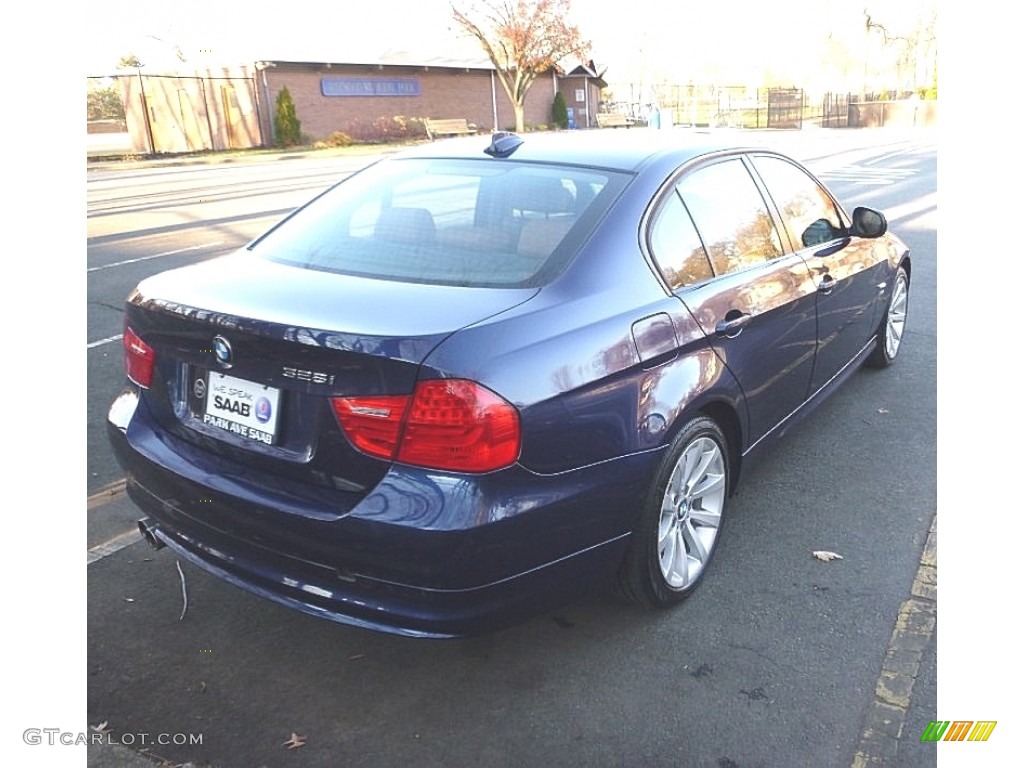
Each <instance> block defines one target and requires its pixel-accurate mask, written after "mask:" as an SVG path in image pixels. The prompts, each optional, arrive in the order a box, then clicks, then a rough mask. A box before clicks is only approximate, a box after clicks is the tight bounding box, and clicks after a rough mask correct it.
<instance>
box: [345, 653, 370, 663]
mask: <svg viewBox="0 0 1024 768" xmlns="http://www.w3.org/2000/svg"><path fill="white" fill-rule="evenodd" d="M365 658H366V654H365V653H357V654H355V655H354V656H349V657H348V660H349V661H359V659H365Z"/></svg>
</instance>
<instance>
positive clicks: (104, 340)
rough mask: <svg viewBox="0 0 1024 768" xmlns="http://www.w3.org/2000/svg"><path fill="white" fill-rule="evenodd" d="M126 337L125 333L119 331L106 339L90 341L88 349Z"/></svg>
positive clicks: (87, 345)
mask: <svg viewBox="0 0 1024 768" xmlns="http://www.w3.org/2000/svg"><path fill="white" fill-rule="evenodd" d="M123 338H124V334H123V333H119V334H117V335H116V336H107V338H105V339H99V340H97V341H90V342H89V343H88V344H86V349H92V348H93V347H102V346H103V345H104V344H110V343H111V342H113V341H120V340H121V339H123Z"/></svg>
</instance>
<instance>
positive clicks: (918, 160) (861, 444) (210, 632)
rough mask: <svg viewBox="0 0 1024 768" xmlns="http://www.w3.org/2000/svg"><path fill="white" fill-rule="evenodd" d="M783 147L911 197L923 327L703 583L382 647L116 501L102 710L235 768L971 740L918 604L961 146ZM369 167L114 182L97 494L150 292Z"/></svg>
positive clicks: (805, 431) (741, 759) (804, 432)
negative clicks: (947, 179)
mask: <svg viewBox="0 0 1024 768" xmlns="http://www.w3.org/2000/svg"><path fill="white" fill-rule="evenodd" d="M744 139H747V140H751V139H753V140H757V141H761V140H762V138H761V137H760V135H758V136H757V137H754V136H746V135H745V136H744ZM770 141H771V143H773V144H775V145H777V146H780V147H781V148H783V149H786V150H788V151H790V152H792V153H793V154H794V155H795V156H797V157H799V158H801V159H804V160H806V161H808V163H809V164H810V165H811V167H812V168H813V169H815V170H817V171H819V172H820V173H821V174H822V176H823V178H824V179H825V180H826V181H827V182H828V183H829V184H830V185H831V186H832V187H833V189H834V190H835V191H836V192H837V194H838V195H839V196H840V197H841V198H842V199H843V200H844V202H845V203H847V204H848V205H849V206H850V207H852V206H854V205H857V204H867V205H872V206H875V207H878V208H880V209H882V210H884V211H886V213H887V214H888V216H889V218H890V223H891V226H892V228H893V229H894V230H895V231H896V232H898V233H899V234H900V235H901V236H902V237H904V239H905V240H906V242H907V243H908V245H909V246H910V247H911V250H912V252H913V257H914V272H913V281H912V287H911V316H910V320H909V321H908V324H907V331H906V336H905V338H904V348H903V350H902V351H901V357H900V360H899V362H898V363H897V365H896V366H894V367H893V368H891V369H889V370H886V371H881V372H878V371H867V370H865V371H862V372H860V373H858V374H857V375H856V376H854V377H853V378H852V379H851V380H850V381H849V382H848V383H847V384H846V385H845V386H844V387H843V389H842V390H841V391H840V392H838V393H837V394H836V395H835V396H834V397H833V398H832V399H831V400H830V401H828V402H827V403H826V404H825V405H824V406H823V407H822V408H821V409H819V410H818V411H817V412H816V413H815V414H814V415H812V416H811V417H810V418H809V419H807V420H806V421H805V422H804V423H803V424H802V425H800V426H799V427H798V428H796V429H794V430H792V431H791V432H790V433H789V436H788V438H787V440H786V441H785V442H784V443H783V444H782V445H781V446H780V447H779V449H778V450H776V451H775V453H774V454H773V455H772V456H771V457H770V458H769V459H768V460H767V461H766V462H765V463H763V464H762V465H760V466H759V467H758V468H757V469H756V470H755V471H754V472H753V473H751V474H749V475H747V476H746V477H745V478H744V483H743V485H742V487H741V490H740V492H739V494H738V495H737V496H736V497H734V499H733V503H732V506H731V510H730V519H729V521H728V524H727V526H726V529H725V535H724V539H723V540H722V542H721V544H720V549H719V551H718V553H717V554H716V558H715V562H714V564H713V565H712V566H711V567H712V572H711V573H710V574H709V578H708V579H707V580H706V581H705V582H704V584H703V586H702V587H701V589H700V590H698V592H697V593H696V594H695V595H694V597H693V598H691V599H690V600H689V601H687V602H686V603H685V604H684V605H682V606H680V607H679V608H678V609H677V610H674V611H671V612H667V613H647V612H643V611H640V610H638V609H635V608H633V607H631V606H629V605H626V604H624V603H623V602H622V601H621V600H619V599H618V598H616V597H614V596H613V595H610V594H605V593H603V592H597V593H595V594H594V595H593V596H592V597H590V598H588V599H585V600H582V601H580V602H578V603H575V604H572V605H569V606H566V607H565V608H564V609H562V610H559V611H557V612H555V613H552V614H548V615H544V616H540V617H538V618H536V619H533V620H531V621H528V622H526V623H524V624H522V625H520V626H517V627H514V628H512V629H509V630H506V631H504V632H501V633H497V634H494V635H490V636H486V637H482V638H474V639H467V640H455V641H418V640H411V639H406V638H399V637H392V636H385V635H379V634H374V633H370V632H366V631H362V630H357V629H353V628H349V627H344V626H340V625H334V624H331V623H328V622H325V621H321V620H317V619H314V618H311V617H308V616H305V615H301V614H298V613H296V612H293V611H288V610H286V609H284V608H281V607H279V606H277V605H274V604H270V603H268V602H265V601H262V600H260V599H258V598H256V597H253V596H251V595H249V594H247V593H244V592H242V591H240V590H238V589H235V588H233V587H230V586H228V585H225V584H223V583H221V582H219V581H217V580H215V579H213V578H212V577H209V576H207V575H205V574H204V573H202V572H200V571H197V570H196V569H194V568H192V567H191V566H188V565H187V564H184V563H183V564H181V566H180V567H181V571H180V572H179V570H178V564H177V563H176V561H175V558H174V557H173V555H170V554H168V550H163V551H161V552H152V551H150V550H149V549H148V548H147V547H145V545H144V544H142V543H141V542H138V541H135V540H134V539H133V537H132V536H131V530H132V529H131V523H132V521H134V519H135V517H136V515H135V512H134V510H133V509H132V508H131V505H130V504H129V503H128V502H127V501H126V500H125V499H124V497H123V495H121V494H118V493H117V491H116V489H115V490H113V491H111V492H109V493H106V494H101V495H100V496H93V498H92V504H91V509H90V510H89V525H88V529H89V532H88V539H89V543H88V546H89V548H90V565H89V566H88V628H89V638H88V722H89V724H90V725H98V724H100V723H106V724H107V725H106V728H107V729H109V731H110V734H111V740H113V741H115V742H117V743H118V744H123V745H126V746H127V747H128V748H130V749H131V750H133V751H135V752H146V753H147V754H148V755H149V756H150V757H155V758H160V759H163V760H166V761H167V763H168V764H178V763H185V762H190V763H192V764H194V765H196V766H213V767H214V768H233V767H234V766H239V767H240V768H250V767H252V766H278V765H295V766H335V765H344V766H370V767H374V768H376V767H377V766H397V765H410V764H415V765H424V766H434V765H444V766H469V765H473V766H516V767H517V768H518V767H520V766H577V765H578V766H634V765H636V766H640V765H644V766H662V765H664V766H715V767H716V768H729V767H733V766H744V767H745V768H746V767H747V766H805V765H806V766H816V767H817V766H822V767H825V766H843V767H844V768H845V767H846V766H853V765H858V764H863V761H870V760H871V759H875V758H877V759H883V760H884V761H885V764H889V765H901V766H912V767H916V766H925V765H934V764H935V754H936V750H937V749H941V748H942V747H943V746H949V745H925V744H921V743H920V742H919V737H920V733H921V732H922V731H923V728H924V726H925V725H927V723H928V721H929V720H930V719H933V718H935V707H936V704H935V661H934V659H935V640H934V633H933V632H932V631H931V628H930V625H929V624H928V615H927V611H926V612H925V613H924V614H918V618H917V619H915V618H914V616H910V621H909V622H907V621H903V622H897V618H898V617H899V616H901V612H902V614H903V615H904V617H906V615H907V611H908V606H910V609H911V610H912V609H913V607H914V606H915V605H917V606H922V605H923V606H925V607H926V608H927V607H928V606H929V605H930V610H931V611H932V614H931V616H932V618H934V603H929V598H928V596H927V594H926V595H925V597H924V598H923V599H922V598H921V597H920V596H915V595H914V594H913V592H914V591H915V589H916V590H917V591H918V592H920V591H921V587H922V584H924V587H925V592H926V593H927V591H928V590H927V588H928V586H929V585H928V579H927V573H928V571H927V568H924V569H922V566H921V561H922V558H924V559H925V561H926V564H927V561H928V559H929V548H928V547H926V542H927V541H928V537H929V532H930V530H931V528H932V525H933V520H934V515H935V511H936V484H937V480H936V263H935V254H936V218H937V217H936V202H935V198H936V152H935V146H934V144H933V143H932V140H931V137H930V136H929V135H927V134H894V133H891V132H887V131H861V132H841V133H839V134H834V135H830V132H827V131H817V132H800V133H794V134H775V135H772V136H771V137H770ZM361 162H363V161H362V160H358V161H353V160H345V159H329V160H323V159H312V158H307V159H300V160H293V161H289V162H277V161H273V162H266V163H259V164H252V165H249V164H247V165H245V166H244V167H242V166H241V165H237V166H229V167H215V168H212V167H188V168H152V169H149V168H147V169H138V170H130V169H129V170H103V171H92V172H90V175H89V181H88V184H89V193H88V199H89V249H88V268H89V270H90V271H89V273H88V296H89V314H88V343H89V345H90V346H89V348H88V366H89V368H88V375H89V384H88V386H89V406H88V423H89V427H88V429H89V442H88V458H89V461H88V471H89V492H90V494H96V493H97V492H98V491H100V490H101V489H104V488H109V487H110V484H111V483H114V482H116V480H117V479H118V478H119V476H120V475H119V473H118V471H117V468H116V466H115V465H114V464H113V462H112V459H111V457H110V453H109V450H108V449H107V448H106V446H105V443H104V440H103V437H102V429H101V428H102V419H103V414H104V412H105V408H106V404H107V402H109V399H110V398H112V397H113V395H114V393H115V392H116V391H117V389H118V388H119V386H120V379H121V369H120V347H119V343H118V340H117V339H116V338H115V337H116V336H117V335H118V334H119V333H120V317H119V313H120V309H119V304H120V302H121V301H122V300H123V298H124V295H126V294H127V292H128V290H130V288H131V286H132V285H133V284H134V283H135V282H136V281H138V280H139V279H140V278H141V277H143V276H144V275H146V274H150V273H152V272H155V271H158V270H160V269H164V268H168V267H172V266H177V265H179V264H185V263H191V262H193V261H196V260H199V259H203V258H210V257H213V256H216V255H218V254H220V253H224V252H227V251H228V250H230V249H232V248H234V247H237V246H239V245H242V244H244V242H246V241H247V240H248V239H250V238H251V237H252V236H254V235H255V234H257V233H258V232H259V231H261V230H262V229H264V228H265V227H266V226H268V225H269V223H271V222H272V221H273V220H275V219H276V218H279V217H280V216H281V215H283V213H284V212H285V211H287V210H289V209H290V208H291V207H293V206H295V205H297V204H298V203H300V202H302V201H303V200H304V199H306V198H308V197H310V196H312V194H315V193H316V192H317V191H319V190H320V189H322V188H324V187H326V186H327V185H328V184H329V183H331V181H333V180H335V179H337V178H340V177H342V176H344V175H345V174H347V173H349V172H351V171H352V170H353V169H354V167H357V166H358V165H359V164H361ZM126 531H127V532H129V536H128V537H126V538H125V537H122V538H120V539H119V538H117V536H118V534H121V533H123V532H126ZM129 542H131V543H129ZM104 543H107V544H108V546H106V547H104V546H102V545H103V544H104ZM126 543H127V545H126V546H124V545H125V544H126ZM820 549H826V550H832V551H835V552H838V553H840V554H841V555H842V556H843V559H842V560H836V561H832V562H828V563H826V562H822V561H819V560H816V559H814V558H813V557H812V556H811V552H812V551H814V550H820ZM931 551H932V552H933V551H934V550H933V548H932V550H931ZM922 574H924V575H925V579H924V582H922ZM915 584H916V585H917V587H915ZM930 594H931V597H934V593H933V592H932V593H930ZM186 598H187V610H184V614H183V608H185V607H186ZM915 621H916V622H917V623H914V622H915ZM900 626H902V627H904V628H906V627H907V626H910V627H911V630H913V631H911V632H909V633H907V632H900V631H899V629H898V627H900ZM894 629H897V631H896V632H895V633H894ZM897 657H898V659H899V660H901V662H902V663H905V664H906V665H909V666H907V667H906V670H905V671H907V672H908V674H907V675H904V678H903V679H902V681H903V684H904V686H905V688H907V689H906V690H902V691H899V690H891V689H892V688H893V687H894V686H893V685H888V687H887V684H883V685H882V688H881V689H880V688H879V684H880V682H884V681H889V683H892V682H893V680H895V683H899V682H900V678H898V677H896V678H893V677H892V676H887V674H885V672H886V670H889V671H891V663H890V662H891V661H892V659H893V658H897ZM887 659H888V661H887ZM915 659H916V665H915V664H914V663H911V662H914V661H915ZM911 685H912V688H910V687H909V686H911ZM879 690H882V691H883V693H886V696H883V697H882V698H883V699H886V700H880V697H879ZM890 693H891V694H892V696H891V698H894V699H895V700H897V702H898V706H894V705H893V704H892V703H891V702H890V701H889V700H888V698H889V696H888V694H890ZM903 694H906V695H903ZM880 713H882V714H883V715H885V717H881V718H880V717H879V714H880ZM886 718H888V719H886ZM894 720H896V721H898V722H897V725H899V726H900V727H901V728H902V730H898V729H896V727H895V726H894V725H893V721H894ZM886 728H892V729H893V732H892V733H890V734H886V733H884V731H885V729H886ZM915 731H916V732H915ZM142 734H146V736H145V737H143V736H142ZM161 734H163V735H164V737H165V738H164V739H163V741H167V742H169V743H167V744H157V743H154V741H155V740H157V739H158V738H159V736H160V735H161ZM293 735H294V736H295V737H301V738H293ZM197 737H198V738H199V739H200V740H201V743H200V744H196V743H187V742H195V740H196V739H197ZM183 740H184V741H185V742H186V743H175V742H179V741H183ZM300 742H301V746H300V745H299V743H300ZM290 746H291V747H292V748H289V747H290ZM954 746H955V745H954ZM122 752H123V750H122ZM858 755H859V757H858ZM90 757H91V759H95V760H96V761H99V762H95V763H94V764H96V765H102V764H105V763H106V762H107V761H109V760H111V759H113V758H111V757H109V755H108V753H106V752H104V753H102V755H101V753H100V751H99V750H92V751H91V755H90ZM858 760H860V761H862V762H861V763H858Z"/></svg>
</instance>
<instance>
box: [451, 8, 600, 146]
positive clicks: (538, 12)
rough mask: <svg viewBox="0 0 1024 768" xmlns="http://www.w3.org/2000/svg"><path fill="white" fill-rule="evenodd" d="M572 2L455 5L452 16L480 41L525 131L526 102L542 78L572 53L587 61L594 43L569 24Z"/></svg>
mask: <svg viewBox="0 0 1024 768" xmlns="http://www.w3.org/2000/svg"><path fill="white" fill-rule="evenodd" d="M569 4H570V2H569V0H476V2H470V3H468V4H466V5H464V6H463V7H461V8H460V7H457V6H456V4H454V3H453V4H452V17H453V18H454V19H455V22H456V23H457V24H458V25H459V26H460V27H461V28H462V29H463V30H464V31H465V32H466V33H468V34H469V35H470V36H472V37H475V38H476V39H477V41H478V42H479V43H480V45H481V47H482V48H483V49H484V51H486V52H487V56H488V57H489V58H490V60H491V63H492V64H493V65H494V68H495V70H496V74H497V76H498V80H499V81H500V82H501V85H502V87H503V88H504V89H505V93H506V94H508V98H509V101H511V102H512V109H513V111H514V112H515V116H516V130H517V131H522V130H523V129H524V121H523V105H524V104H525V103H526V94H527V93H528V92H529V91H530V87H531V86H532V85H533V82H534V80H536V79H537V76H538V75H540V74H542V73H544V72H547V71H549V70H550V69H551V68H552V67H555V66H556V65H557V64H558V62H559V61H561V60H562V59H565V58H567V57H569V56H576V57H578V58H580V59H583V58H584V57H585V56H586V54H587V52H588V50H589V49H590V43H589V41H587V40H585V39H584V38H583V36H582V35H581V34H580V31H579V28H578V27H576V26H574V25H572V24H570V23H569V21H568V17H569Z"/></svg>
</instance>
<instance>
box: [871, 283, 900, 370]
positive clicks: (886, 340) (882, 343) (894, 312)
mask: <svg viewBox="0 0 1024 768" xmlns="http://www.w3.org/2000/svg"><path fill="white" fill-rule="evenodd" d="M909 298H910V279H909V278H908V277H907V271H906V270H905V269H904V268H903V267H898V268H897V269H896V277H895V278H894V280H893V286H892V294H891V295H890V296H889V306H887V307H886V308H885V317H883V318H882V323H881V325H879V327H878V341H877V342H876V344H875V348H874V350H873V351H872V352H871V355H870V357H868V359H867V364H868V366H869V367H871V368H888V367H889V366H890V365H892V364H893V363H894V362H896V356H897V355H899V353H900V347H901V346H903V332H904V330H905V328H906V322H907V303H908V300H909Z"/></svg>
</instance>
